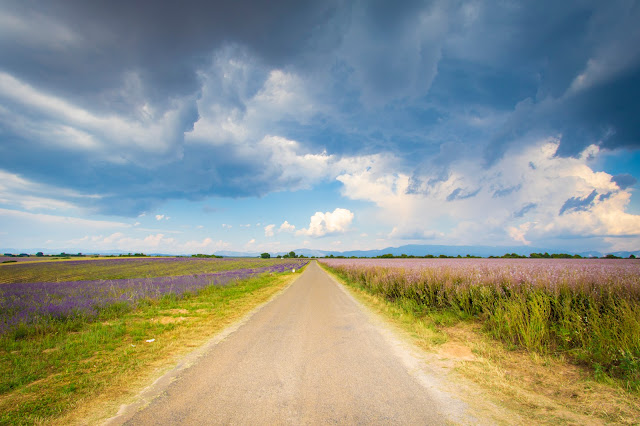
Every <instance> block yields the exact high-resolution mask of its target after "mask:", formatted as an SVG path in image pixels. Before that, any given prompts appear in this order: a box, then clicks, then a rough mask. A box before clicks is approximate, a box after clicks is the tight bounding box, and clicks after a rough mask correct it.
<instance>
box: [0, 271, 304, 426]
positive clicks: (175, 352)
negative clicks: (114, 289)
mask: <svg viewBox="0 0 640 426" xmlns="http://www.w3.org/2000/svg"><path fill="white" fill-rule="evenodd" d="M295 276H297V274H291V273H290V272H289V273H282V274H272V275H264V276H261V277H258V278H252V279H248V280H242V281H239V282H238V283H237V284H234V285H232V286H226V287H221V286H214V285H212V286H208V287H206V288H204V289H202V290H199V291H198V292H197V293H186V294H183V295H182V296H181V297H176V296H174V295H171V294H168V295H165V296H163V297H161V298H159V299H155V300H154V299H148V300H145V301H142V302H141V303H138V304H137V306H136V307H135V308H126V307H125V308H122V309H120V308H119V307H118V305H113V306H112V307H111V308H110V309H104V310H103V311H102V312H100V316H99V317H98V318H92V319H91V321H83V320H82V318H81V317H80V318H78V317H74V318H69V319H68V320H61V321H58V322H57V323H56V322H51V323H49V324H48V326H47V328H46V330H43V331H42V332H37V333H27V334H25V335H24V336H20V335H16V334H15V333H10V334H6V335H4V336H1V337H0V423H2V424H29V423H38V422H47V423H86V422H88V421H91V419H93V420H94V421H95V420H97V419H99V418H100V417H101V416H104V415H109V414H111V415H113V414H114V413H115V410H117V406H118V404H119V403H121V402H122V401H123V398H124V399H126V398H127V397H129V398H130V397H132V396H133V395H135V394H136V392H137V391H138V389H139V388H140V387H141V386H143V385H145V384H148V382H149V381H150V380H151V379H152V378H153V377H155V376H156V375H158V374H159V373H160V372H162V371H163V370H164V369H166V368H168V367H169V366H171V365H172V364H173V363H175V362H176V360H177V358H178V357H179V356H181V355H184V354H185V353H187V352H189V351H191V350H193V349H194V348H195V347H198V346H200V345H202V344H203V343H204V342H206V341H207V340H209V339H210V338H211V337H212V335H214V334H215V333H217V332H219V331H221V330H222V329H224V328H225V327H226V326H228V325H229V324H231V323H233V322H234V321H237V320H238V319H239V318H241V317H242V316H244V315H246V314H247V313H248V312H249V311H251V310H252V309H253V308H254V307H256V306H257V305H259V304H261V303H263V302H265V301H267V300H268V299H269V298H271V297H272V296H273V295H274V294H276V293H277V292H278V291H279V290H281V289H282V288H284V287H285V286H287V285H288V284H289V283H290V282H291V281H292V280H293V279H294V277H295ZM96 410H98V411H96Z"/></svg>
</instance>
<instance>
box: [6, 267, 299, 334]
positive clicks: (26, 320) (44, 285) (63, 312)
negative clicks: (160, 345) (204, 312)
mask: <svg viewBox="0 0 640 426" xmlns="http://www.w3.org/2000/svg"><path fill="white" fill-rule="evenodd" d="M304 264H306V261H304V260H301V261H296V262H287V263H286V264H277V265H271V266H266V267H262V268H246V269H240V270H230V271H224V272H218V273H209V274H193V275H181V276H170V277H157V278H131V279H116V280H92V281H67V282H40V283H17V284H4V285H1V286H0V334H2V333H6V332H8V331H10V330H12V329H14V328H15V327H16V326H18V325H20V324H26V325H30V324H36V323H38V322H42V321H47V320H50V319H64V318H73V317H86V318H91V317H95V316H97V315H98V314H99V313H100V311H101V310H103V309H105V308H106V307H108V306H110V305H113V304H115V303H125V304H127V305H129V306H135V304H136V302H137V301H139V300H140V299H159V298H161V297H162V296H164V295H167V294H174V295H176V296H182V295H183V294H185V293H187V292H189V293H196V292H197V291H199V290H201V289H202V288H204V287H206V286H208V285H211V284H214V285H226V284H228V283H230V282H233V281H236V280H242V279H245V278H249V277H254V276H257V275H260V274H264V273H269V272H271V273H274V272H284V271H285V270H289V269H299V268H300V267H302V266H304Z"/></svg>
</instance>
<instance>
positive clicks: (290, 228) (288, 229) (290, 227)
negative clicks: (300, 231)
mask: <svg viewBox="0 0 640 426" xmlns="http://www.w3.org/2000/svg"><path fill="white" fill-rule="evenodd" d="M295 229H296V227H295V226H294V225H292V224H290V223H289V222H288V221H286V220H285V221H284V222H282V225H280V229H279V231H280V232H293V231H295Z"/></svg>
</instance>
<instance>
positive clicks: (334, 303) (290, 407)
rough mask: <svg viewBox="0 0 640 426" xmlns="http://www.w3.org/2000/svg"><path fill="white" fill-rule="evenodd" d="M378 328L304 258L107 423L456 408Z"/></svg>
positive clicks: (386, 417)
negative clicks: (166, 380) (226, 330)
mask: <svg viewBox="0 0 640 426" xmlns="http://www.w3.org/2000/svg"><path fill="white" fill-rule="evenodd" d="M385 333H387V334H388V330H383V327H381V326H380V324H377V323H376V322H375V321H372V320H371V317H370V315H369V314H367V313H366V312H365V311H364V310H363V309H362V308H361V306H360V305H359V304H358V303H357V302H355V301H354V300H353V298H352V297H351V296H349V295H348V294H347V293H346V292H345V291H344V290H343V289H342V288H341V287H340V286H339V285H338V284H337V283H336V282H335V281H334V280H333V279H332V278H331V277H330V276H329V275H328V274H327V273H326V272H324V271H323V270H322V269H321V268H320V267H319V266H318V265H317V264H316V262H312V263H311V264H310V265H309V266H308V267H307V269H306V270H305V271H304V273H303V274H302V275H301V276H300V277H299V278H298V279H297V280H296V281H295V282H294V283H293V284H292V285H291V286H290V287H289V288H288V289H287V290H285V291H284V292H283V293H282V294H280V295H279V296H278V297H277V298H276V299H274V300H273V301H272V302H270V303H269V304H267V305H265V306H264V307H263V308H262V309H260V310H259V311H258V312H257V313H255V315H253V317H251V319H250V320H249V321H247V322H246V323H245V324H244V325H242V326H241V327H239V328H238V329H237V330H236V331H234V332H233V333H231V334H230V335H228V336H227V337H226V338H225V339H224V340H222V341H221V342H219V343H217V344H216V345H214V346H213V347H211V348H210V349H209V350H208V351H207V352H206V353H205V354H204V355H203V356H201V357H200V358H199V359H198V361H197V362H196V363H194V365H192V366H191V367H190V368H186V369H184V370H183V371H181V372H180V374H179V375H177V377H175V380H173V381H172V382H171V383H170V384H168V385H167V386H166V387H165V388H164V389H162V392H161V394H160V395H159V396H157V397H155V398H154V399H153V400H152V401H151V402H150V403H149V404H148V405H146V407H144V408H143V409H140V410H133V413H129V414H126V410H125V415H121V416H120V417H119V418H117V419H112V420H115V421H112V422H111V423H122V422H123V421H126V424H135V425H138V424H143V425H156V424H327V423H332V424H336V423H337V424H411V425H418V424H444V423H448V422H450V421H452V420H453V422H455V423H457V422H458V421H459V419H460V418H461V416H462V417H465V415H464V404H462V403H460V402H459V401H456V400H452V399H448V398H449V397H448V396H446V395H445V394H444V393H443V392H442V391H441V390H439V389H438V385H437V384H436V383H430V382H429V380H428V379H425V377H424V376H421V374H420V373H416V371H415V370H416V368H413V369H412V368H411V367H410V363H407V360H406V359H403V358H406V357H407V356H408V355H406V354H404V355H403V354H399V350H398V347H397V345H395V346H394V344H393V343H390V341H389V339H388V338H386V337H385ZM443 395H445V396H443ZM130 411H131V410H130ZM467 421H468V420H467ZM467 421H462V422H463V423H467Z"/></svg>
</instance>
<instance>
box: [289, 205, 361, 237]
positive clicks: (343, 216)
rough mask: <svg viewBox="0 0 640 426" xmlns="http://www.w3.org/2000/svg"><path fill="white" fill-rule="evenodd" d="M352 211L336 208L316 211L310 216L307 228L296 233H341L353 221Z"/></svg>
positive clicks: (310, 234) (322, 235) (316, 235)
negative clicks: (330, 210)
mask: <svg viewBox="0 0 640 426" xmlns="http://www.w3.org/2000/svg"><path fill="white" fill-rule="evenodd" d="M353 216H354V215H353V213H352V212H350V211H349V210H347V209H341V208H337V209H335V210H334V211H333V212H326V213H322V212H316V214H314V215H313V216H311V220H310V222H309V227H308V228H303V229H300V230H299V231H297V232H296V235H306V236H309V237H324V236H327V235H334V234H341V233H344V232H346V231H347V230H348V228H349V225H351V222H352V221H353Z"/></svg>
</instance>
